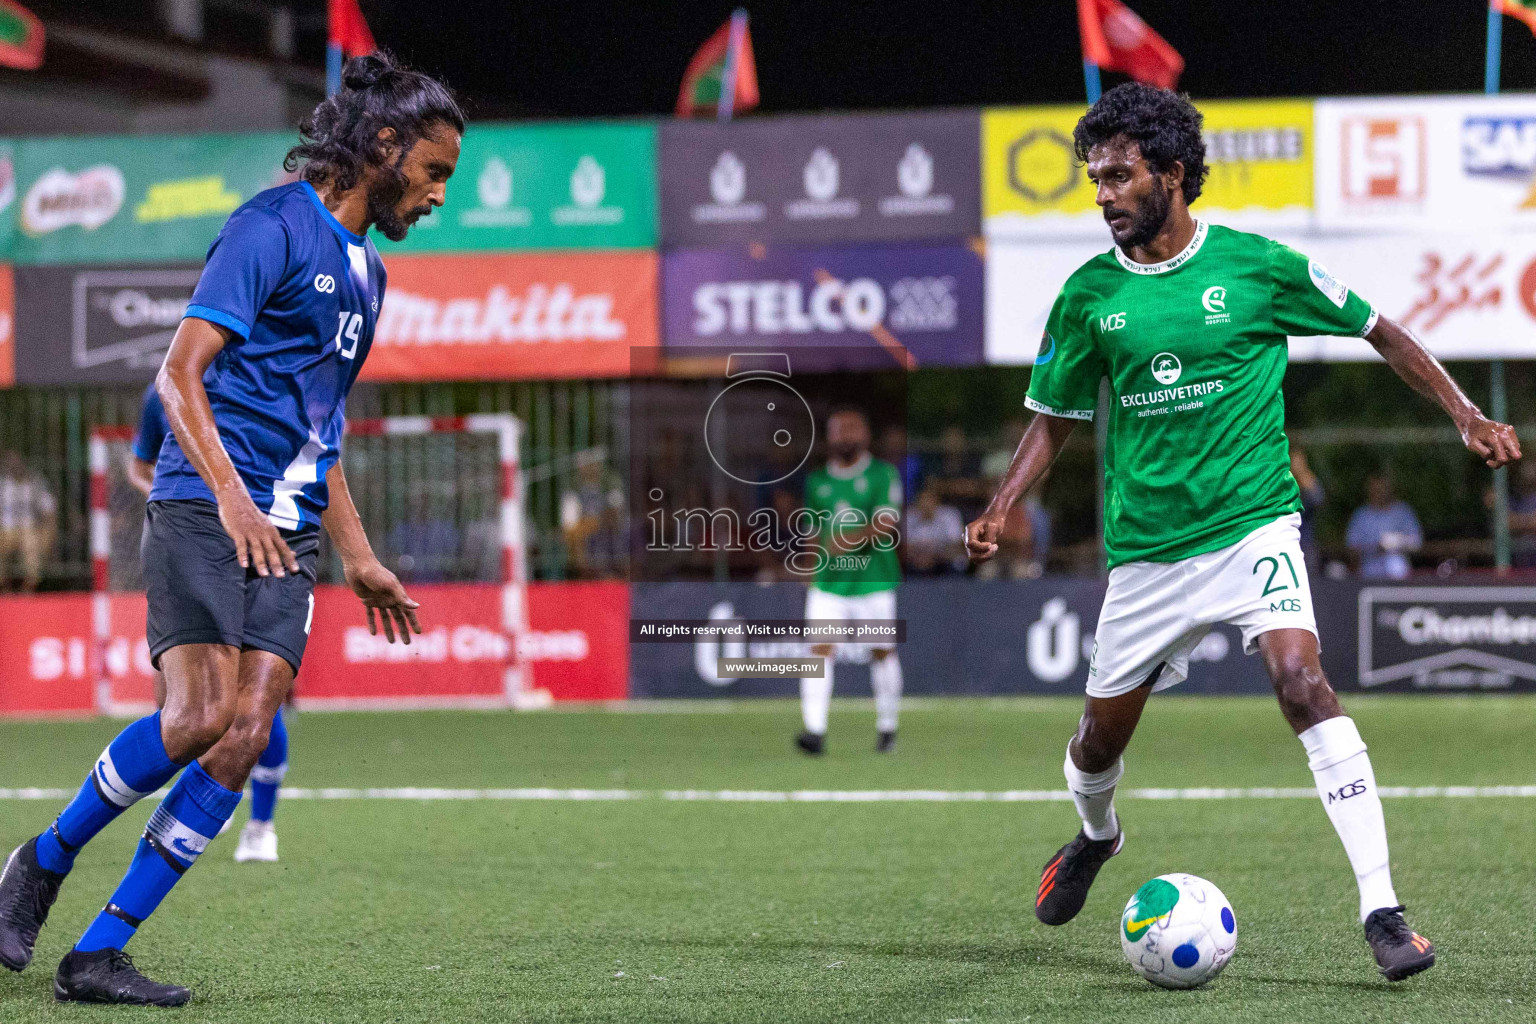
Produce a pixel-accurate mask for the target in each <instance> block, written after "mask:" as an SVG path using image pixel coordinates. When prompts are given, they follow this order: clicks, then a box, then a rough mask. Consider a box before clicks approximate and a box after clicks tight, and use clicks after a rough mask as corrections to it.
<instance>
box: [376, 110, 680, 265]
mask: <svg viewBox="0 0 1536 1024" xmlns="http://www.w3.org/2000/svg"><path fill="white" fill-rule="evenodd" d="M374 242H375V244H377V245H378V247H379V251H380V253H382V254H383V256H384V258H385V259H386V260H387V259H388V258H389V256H390V255H391V253H393V252H429V251H430V252H443V251H473V250H484V249H644V248H650V247H653V246H655V244H656V129H655V128H654V127H652V126H650V125H645V124H580V125H576V124H541V125H515V126H512V125H508V126H485V127H477V126H471V127H470V128H469V130H468V131H467V132H466V133H465V135H464V148H463V152H462V153H461V154H460V156H459V167H458V170H457V171H456V172H455V173H454V176H453V178H452V180H450V181H449V182H448V201H447V203H446V204H445V205H444V206H443V208H442V209H441V210H438V211H436V212H434V213H433V214H432V215H431V216H430V217H426V218H423V219H422V220H421V221H419V222H418V223H417V225H416V226H415V227H414V228H412V229H411V233H410V235H409V236H407V237H406V239H405V241H403V242H390V241H387V240H385V239H383V238H382V237H381V236H379V235H378V234H377V233H375V235H374Z"/></svg>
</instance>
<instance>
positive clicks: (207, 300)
mask: <svg viewBox="0 0 1536 1024" xmlns="http://www.w3.org/2000/svg"><path fill="white" fill-rule="evenodd" d="M289 249H290V240H289V236H288V228H287V225H286V224H284V223H283V219H282V217H281V216H280V215H278V214H277V213H275V212H274V211H272V210H270V209H267V208H266V207H260V206H247V207H244V208H242V209H240V210H237V211H235V214H234V216H232V217H230V218H229V220H228V221H227V222H225V224H224V229H223V230H222V231H220V232H219V237H218V238H216V239H214V241H213V246H212V247H211V248H210V249H209V250H208V262H207V264H206V265H204V267H203V274H202V276H201V277H199V278H198V279H197V289H196V290H195V291H194V292H193V293H192V304H191V305H189V306H188V307H187V311H186V313H184V314H183V315H184V316H195V317H197V318H198V319H199V320H207V321H208V322H209V323H214V324H218V325H219V326H221V327H227V328H229V329H230V330H231V331H234V332H235V333H236V334H238V335H240V337H242V338H249V337H250V336H251V326H252V325H253V324H255V323H256V317H257V314H259V313H260V312H261V308H262V306H264V305H266V302H267V299H268V298H269V297H270V296H271V295H272V293H273V292H274V291H276V290H277V287H278V285H279V284H281V283H282V280H283V275H284V274H285V273H286V272H287V269H288V256H289Z"/></svg>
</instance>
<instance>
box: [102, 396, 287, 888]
mask: <svg viewBox="0 0 1536 1024" xmlns="http://www.w3.org/2000/svg"><path fill="white" fill-rule="evenodd" d="M207 383H208V382H207V381H204V384H205V385H206V384H207ZM170 432H171V425H170V424H169V423H167V422H166V420H165V403H164V402H162V401H160V392H159V390H158V389H157V388H156V387H155V385H154V384H150V385H149V386H148V387H147V388H145V389H144V398H143V401H142V402H141V404H140V406H139V426H138V429H136V430H135V431H134V433H133V444H132V445H131V446H130V450H129V453H128V458H127V460H126V465H125V466H124V469H125V471H126V472H127V474H128V481H129V483H131V484H133V486H134V487H135V488H137V489H138V491H139V492H140V493H141V494H143V495H144V497H146V498H148V497H149V494H150V492H151V491H152V490H154V486H155V463H156V462H158V461H159V459H160V446H161V444H163V443H164V442H165V437H166V435H167V434H169V433H170ZM155 707H157V708H164V707H165V675H164V673H162V672H160V671H158V670H156V672H155ZM287 774H288V724H287V723H286V722H285V721H283V711H282V709H281V708H279V709H278V710H277V713H276V714H274V715H273V716H272V730H271V734H270V735H269V736H268V738H267V748H266V749H265V750H263V751H262V752H261V756H260V757H258V758H257V759H256V765H255V767H253V768H252V769H251V820H250V821H248V822H246V825H245V828H243V829H241V830H240V841H239V843H237V844H236V846H235V861H236V862H237V863H240V864H244V863H246V862H248V861H265V862H268V863H271V862H275V861H276V860H277V828H276V826H275V825H274V824H273V819H274V818H275V817H276V816H277V789H278V787H279V786H281V785H282V784H283V777H284V776H285V775H287Z"/></svg>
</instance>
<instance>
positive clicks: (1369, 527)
mask: <svg viewBox="0 0 1536 1024" xmlns="http://www.w3.org/2000/svg"><path fill="white" fill-rule="evenodd" d="M1365 493H1366V503H1365V504H1364V505H1361V506H1360V507H1359V508H1357V509H1355V514H1354V515H1352V516H1350V517H1349V529H1348V530H1347V531H1345V534H1344V540H1345V542H1346V543H1347V544H1348V545H1349V549H1350V550H1351V551H1352V552H1354V553H1355V555H1356V557H1358V558H1359V559H1360V575H1361V576H1363V577H1365V578H1366V579H1371V580H1400V579H1406V578H1407V576H1408V572H1409V565H1408V555H1409V554H1411V553H1412V552H1414V551H1417V550H1419V548H1420V547H1422V546H1423V544H1424V531H1423V530H1422V529H1420V528H1419V517H1418V516H1416V515H1414V514H1413V509H1411V508H1409V507H1408V503H1407V502H1405V501H1399V500H1397V499H1396V498H1395V497H1394V496H1393V494H1392V480H1391V478H1390V477H1388V476H1387V474H1385V473H1373V474H1371V476H1370V478H1369V479H1367V480H1366V482H1365Z"/></svg>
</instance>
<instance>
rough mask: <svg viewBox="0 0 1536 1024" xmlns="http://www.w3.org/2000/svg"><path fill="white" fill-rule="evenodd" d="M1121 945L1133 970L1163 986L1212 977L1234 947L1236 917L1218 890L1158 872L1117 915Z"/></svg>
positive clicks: (1187, 877) (1200, 981) (1185, 877)
mask: <svg viewBox="0 0 1536 1024" xmlns="http://www.w3.org/2000/svg"><path fill="white" fill-rule="evenodd" d="M1120 948H1121V949H1123V950H1125V958H1126V959H1127V960H1129V961H1130V963H1131V967H1132V968H1134V969H1135V971H1136V973H1137V974H1139V975H1141V976H1142V977H1143V978H1146V979H1147V980H1148V981H1150V982H1151V983H1152V984H1154V985H1158V986H1160V987H1162V988H1195V987H1196V986H1198V985H1204V984H1205V983H1206V982H1208V981H1212V980H1214V979H1215V977H1216V975H1218V974H1220V973H1221V969H1222V968H1223V967H1225V966H1227V961H1228V960H1230V959H1231V958H1232V951H1233V950H1235V949H1237V919H1236V918H1235V917H1233V916H1232V905H1231V904H1230V903H1228V902H1227V898H1226V897H1225V896H1223V895H1222V894H1221V890H1220V889H1218V888H1216V887H1215V886H1214V885H1212V884H1211V883H1210V882H1207V881H1206V880H1205V879H1203V878H1197V877H1195V876H1194V875H1183V874H1177V875H1158V876H1157V877H1156V878H1154V879H1152V881H1150V882H1148V883H1147V884H1146V885H1144V886H1142V887H1141V888H1140V889H1137V890H1136V895H1134V896H1132V897H1131V901H1130V902H1129V903H1127V904H1126V905H1125V913H1123V914H1121V915H1120Z"/></svg>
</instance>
